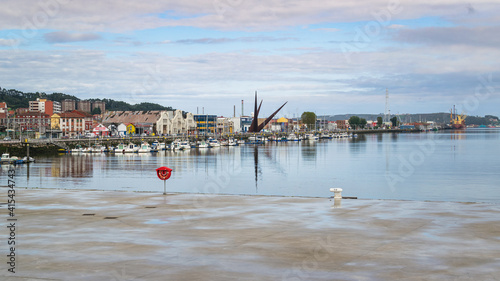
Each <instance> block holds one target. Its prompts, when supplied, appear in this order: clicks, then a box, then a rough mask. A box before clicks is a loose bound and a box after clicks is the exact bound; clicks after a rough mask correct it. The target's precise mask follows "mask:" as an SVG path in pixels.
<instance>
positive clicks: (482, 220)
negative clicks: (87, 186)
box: [0, 187, 500, 280]
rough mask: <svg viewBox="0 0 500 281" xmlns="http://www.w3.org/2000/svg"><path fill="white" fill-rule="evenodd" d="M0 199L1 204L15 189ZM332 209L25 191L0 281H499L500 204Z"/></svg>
mask: <svg viewBox="0 0 500 281" xmlns="http://www.w3.org/2000/svg"><path fill="white" fill-rule="evenodd" d="M0 192H1V193H2V194H3V195H2V197H1V199H0V202H2V203H5V202H6V201H7V188H5V187H4V188H0ZM332 206H333V201H330V200H329V199H327V198H297V197H265V196H232V195H227V196H225V195H217V196H214V195H203V194H168V195H167V196H164V195H162V194H161V193H137V192H108V191H81V190H80V191H78V190H55V189H36V190H31V189H18V190H16V209H15V214H14V215H15V216H14V218H15V219H17V220H16V221H12V220H10V221H8V219H9V218H12V217H10V216H9V211H8V210H7V207H6V205H5V204H2V205H1V207H2V208H1V212H0V222H1V225H2V231H1V232H0V253H1V256H2V257H3V258H0V260H1V263H0V264H1V266H0V269H1V272H0V279H1V280H499V278H500V277H499V276H500V206H499V205H495V204H485V203H453V202H416V201H385V200H342V205H341V207H340V208H332ZM12 223H15V230H14V235H15V249H14V252H15V273H12V272H9V271H8V269H9V268H11V265H9V264H8V262H9V259H10V258H9V257H7V255H9V254H10V253H11V249H10V247H11V245H8V242H9V240H8V238H9V237H10V236H12V233H11V231H10V230H9V225H10V224H12ZM9 233H10V234H9ZM9 235H10V236H9ZM10 241H12V239H11V240H10Z"/></svg>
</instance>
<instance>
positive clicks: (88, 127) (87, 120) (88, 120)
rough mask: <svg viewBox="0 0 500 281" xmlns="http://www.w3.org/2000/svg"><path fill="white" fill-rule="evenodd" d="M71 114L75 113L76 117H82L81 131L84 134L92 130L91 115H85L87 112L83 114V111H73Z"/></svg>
mask: <svg viewBox="0 0 500 281" xmlns="http://www.w3.org/2000/svg"><path fill="white" fill-rule="evenodd" d="M71 112H72V113H75V114H78V115H80V116H82V117H83V123H84V126H83V131H84V132H85V133H89V132H91V131H92V128H93V125H94V120H93V116H92V114H90V113H87V112H83V111H80V110H73V111H71Z"/></svg>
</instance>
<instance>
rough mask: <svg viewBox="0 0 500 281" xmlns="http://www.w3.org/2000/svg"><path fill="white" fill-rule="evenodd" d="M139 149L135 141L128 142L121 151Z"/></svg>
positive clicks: (126, 151)
mask: <svg viewBox="0 0 500 281" xmlns="http://www.w3.org/2000/svg"><path fill="white" fill-rule="evenodd" d="M138 150H139V146H137V144H135V143H129V144H127V146H125V149H124V150H123V153H136V152H137V151H138Z"/></svg>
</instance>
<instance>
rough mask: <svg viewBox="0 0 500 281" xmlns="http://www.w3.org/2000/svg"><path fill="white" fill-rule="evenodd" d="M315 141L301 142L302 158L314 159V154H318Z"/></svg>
mask: <svg viewBox="0 0 500 281" xmlns="http://www.w3.org/2000/svg"><path fill="white" fill-rule="evenodd" d="M316 143H317V142H316V141H303V142H302V144H301V150H300V152H301V154H302V159H304V160H307V161H316V156H317V154H318V150H317V147H316Z"/></svg>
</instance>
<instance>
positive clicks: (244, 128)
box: [240, 116, 253, 133]
mask: <svg viewBox="0 0 500 281" xmlns="http://www.w3.org/2000/svg"><path fill="white" fill-rule="evenodd" d="M240 118H241V119H240V120H241V121H240V124H241V132H243V133H246V132H248V129H250V126H251V125H252V121H253V118H252V117H250V116H241V117H240Z"/></svg>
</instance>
